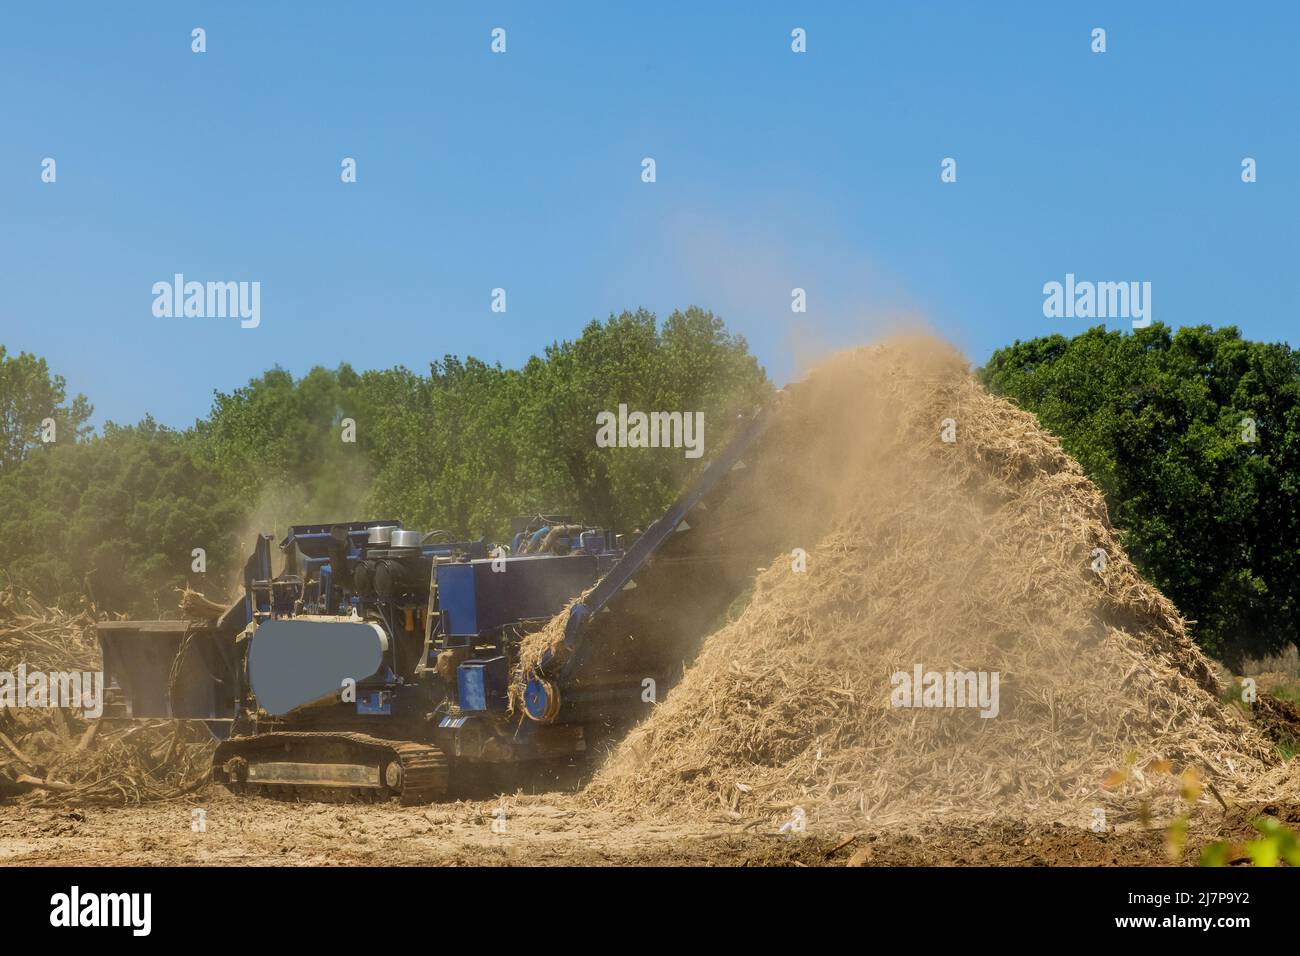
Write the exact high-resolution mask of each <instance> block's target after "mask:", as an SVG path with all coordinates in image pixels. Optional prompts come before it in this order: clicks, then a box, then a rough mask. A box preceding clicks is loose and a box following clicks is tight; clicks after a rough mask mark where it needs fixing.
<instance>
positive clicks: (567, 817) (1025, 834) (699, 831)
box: [0, 787, 1300, 867]
mask: <svg viewBox="0 0 1300 956" xmlns="http://www.w3.org/2000/svg"><path fill="white" fill-rule="evenodd" d="M499 806H501V804H500V803H499V802H498V801H460V802H456V803H445V804H434V805H432V806H428V807H402V806H399V805H397V804H396V803H392V804H368V805H338V804H325V803H285V802H280V801H276V800H268V799H262V798H237V797H234V796H232V795H230V794H228V793H227V792H226V791H225V790H224V789H222V788H220V787H208V788H207V789H205V790H204V791H202V792H201V793H199V794H196V795H195V797H194V798H193V799H191V800H189V801H172V802H162V803H152V804H146V805H142V806H131V807H103V808H98V807H83V808H70V807H61V806H55V805H48V806H39V805H26V806H23V805H7V806H0V866H19V867H24V866H53V865H69V866H131V865H137V866H139V865H179V866H186V865H197V866H208V865H215V866H284V865H302V866H361V865H384V866H404V865H405V866H410V865H421V866H498V865H526V866H555V865H561V866H843V865H845V864H846V863H847V862H848V861H849V860H850V858H851V857H854V855H855V854H857V859H856V861H855V863H856V865H867V866H963V865H980V866H1044V865H1054V866H1163V865H1168V864H1169V862H1170V860H1169V858H1168V855H1167V852H1166V849H1165V837H1164V831H1163V830H1161V829H1159V828H1150V829H1148V828H1142V827H1139V826H1136V825H1134V826H1130V827H1127V828H1120V829H1116V830H1114V831H1111V832H1108V833H1101V834H1098V833H1093V832H1092V831H1090V830H1088V829H1084V828H1079V827H1070V826H1064V825H1059V824H1057V825H1042V824H1036V825H1022V824H1016V823H1011V822H998V823H987V822H985V823H942V824H938V823H929V824H919V825H915V826H913V827H909V828H905V829H899V828H897V827H892V828H889V829H884V828H881V829H879V830H871V829H866V830H861V831H854V832H818V830H817V828H816V827H815V826H809V828H808V830H807V831H806V832H805V833H804V834H803V835H802V836H799V835H789V834H780V833H761V832H754V831H753V830H748V831H747V830H745V829H743V828H741V827H740V826H738V825H729V824H724V823H718V824H714V825H703V826H689V825H686V826H684V825H680V824H672V823H662V822H647V821H637V820H634V819H631V818H620V817H617V816H615V815H613V814H610V813H607V812H603V811H599V810H594V809H592V808H590V807H589V806H586V805H584V804H583V803H582V802H580V801H579V800H578V799H577V798H575V797H573V796H571V795H569V794H565V793H551V794H539V795H528V796H518V797H508V798H506V800H505V808H506V818H505V827H504V832H494V830H493V811H494V810H496V809H497V808H498V807H499ZM195 809H203V810H204V811H205V813H206V816H205V821H204V822H205V829H204V831H203V832H195V827H194V814H193V811H194V810H195ZM1259 812H1270V813H1272V814H1273V815H1275V816H1277V817H1278V818H1279V819H1281V820H1283V821H1284V822H1288V823H1289V824H1290V825H1292V826H1293V827H1294V826H1295V825H1296V824H1297V823H1300V806H1265V807H1254V808H1249V809H1233V810H1232V811H1230V812H1229V813H1226V814H1225V813H1219V812H1215V813H1208V814H1206V815H1204V817H1203V818H1202V819H1201V820H1200V821H1198V822H1195V823H1193V825H1192V828H1191V831H1190V833H1189V837H1188V841H1187V852H1186V853H1185V854H1184V856H1183V859H1182V862H1183V863H1194V862H1195V861H1196V859H1197V857H1198V855H1199V851H1200V848H1201V847H1202V846H1203V845H1205V844H1206V843H1209V842H1213V841H1214V840H1220V839H1224V840H1230V841H1243V840H1246V839H1250V838H1252V837H1253V836H1256V835H1257V834H1256V833H1255V832H1254V831H1253V830H1252V829H1251V827H1250V819H1251V818H1252V817H1253V816H1255V815H1256V814H1257V813H1259ZM498 829H500V824H499V823H498Z"/></svg>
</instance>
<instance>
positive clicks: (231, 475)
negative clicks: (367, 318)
mask: <svg viewBox="0 0 1300 956" xmlns="http://www.w3.org/2000/svg"><path fill="white" fill-rule="evenodd" d="M770 391H771V384H770V383H769V382H768V380H767V378H766V376H765V375H764V373H763V371H762V369H761V368H760V367H759V365H758V363H757V361H756V360H755V359H754V357H753V356H752V355H751V354H750V353H749V350H748V346H747V344H746V343H745V341H744V339H742V338H740V337H737V336H733V335H731V334H729V333H728V332H727V330H726V327H725V326H724V325H723V323H722V320H721V319H719V318H717V317H715V316H714V315H712V314H711V313H708V312H705V311H702V310H700V309H694V308H692V309H687V310H686V311H685V312H674V313H673V314H672V315H670V316H669V317H668V318H667V320H666V321H664V322H663V323H662V324H660V323H658V322H657V321H656V318H655V316H654V315H652V314H650V313H649V312H646V311H644V310H641V311H637V312H634V313H627V312H625V313H623V314H621V315H618V316H611V317H610V318H609V319H608V320H607V321H604V322H592V323H590V324H589V325H588V326H587V327H586V328H585V329H584V330H583V332H582V334H581V335H580V336H579V337H578V338H577V339H576V340H575V341H564V342H557V343H554V344H552V345H551V346H550V347H548V348H547V349H546V350H545V352H544V354H543V355H541V356H536V357H534V358H532V359H530V360H529V361H528V363H527V364H526V365H525V366H524V367H523V368H521V369H504V368H502V367H500V366H499V365H488V364H485V363H484V362H481V361H479V360H477V359H474V358H467V359H460V358H457V357H455V356H446V357H444V358H443V359H441V360H440V361H435V362H433V363H432V364H431V365H430V366H429V368H428V370H427V371H425V372H418V371H412V370H409V369H406V368H393V369H387V370H382V371H367V372H360V373H358V372H356V371H354V370H353V369H352V368H350V367H349V366H348V365H346V364H343V365H340V366H339V367H338V368H336V369H332V370H331V369H324V368H315V369H312V370H311V371H310V372H308V373H307V374H306V375H304V376H302V377H301V378H297V379H295V378H294V377H293V376H292V375H291V374H290V373H289V372H287V371H285V370H283V369H280V368H275V369H272V370H270V371H268V372H266V373H265V374H264V375H262V376H260V377H259V378H256V379H254V380H253V381H251V382H249V383H248V384H247V385H246V386H244V387H242V388H239V389H236V390H234V391H233V392H230V393H217V394H216V395H215V397H214V401H213V405H212V410H211V412H210V414H209V415H208V416H207V417H206V418H205V419H202V420H200V421H199V422H197V423H195V425H194V426H193V427H192V428H188V429H185V430H183V431H177V430H172V429H168V428H164V427H161V426H159V425H158V424H156V423H155V422H154V421H152V420H151V419H148V418H146V419H145V420H144V421H143V422H141V423H140V424H138V425H134V426H129V427H121V426H117V425H113V424H108V425H106V426H105V427H104V429H103V431H102V433H101V434H90V433H89V432H88V430H87V429H86V428H85V427H84V425H85V421H86V420H87V419H88V418H89V415H90V412H91V409H90V407H89V405H88V404H87V402H86V400H85V398H83V397H82V396H76V397H75V398H74V399H72V400H71V401H67V400H66V396H65V387H64V383H63V381H62V380H61V379H59V378H57V377H55V376H51V375H50V373H49V371H48V369H47V368H46V366H45V363H44V362H43V361H41V360H38V359H36V358H35V357H33V356H30V355H20V356H18V357H17V358H11V357H6V356H5V353H4V352H3V350H0V442H3V443H4V449H5V451H4V454H3V457H0V586H2V585H4V584H5V583H8V582H9V581H12V582H13V583H15V584H17V585H19V586H21V587H26V588H30V589H32V590H33V591H35V592H37V593H38V594H40V595H41V596H42V597H44V598H45V599H47V600H57V601H59V602H60V603H62V604H65V605H70V604H73V603H75V602H76V601H77V600H78V599H79V598H80V597H81V596H82V595H83V594H84V593H87V592H89V593H90V595H91V596H93V598H94V599H95V600H96V601H97V602H98V603H99V604H100V605H101V606H102V607H105V608H111V609H114V610H122V611H128V612H131V613H135V614H156V613H159V611H165V610H167V609H170V608H173V607H174V606H175V595H174V594H172V593H171V589H172V588H173V587H176V586H178V585H180V584H184V583H186V582H187V581H188V582H189V583H191V584H192V585H193V586H194V587H196V588H198V589H199V590H203V591H205V592H206V593H208V594H210V595H212V596H216V597H220V596H227V595H229V594H230V593H231V592H232V590H233V583H234V581H235V580H236V574H237V569H238V567H239V566H240V564H241V563H242V561H241V556H242V555H243V554H244V553H246V551H247V549H248V547H249V545H250V543H251V541H252V535H253V534H254V533H255V532H256V531H259V530H260V531H270V532H274V533H276V534H277V535H278V534H283V533H284V531H285V529H286V527H287V526H288V525H289V524H290V523H292V522H305V521H311V522H323V521H339V520H359V519H368V518H397V519H399V520H401V521H403V522H404V523H406V524H407V526H408V527H415V528H420V529H422V530H434V529H446V530H448V531H451V532H453V533H455V534H456V535H458V536H472V537H477V536H479V535H487V536H488V537H489V538H494V537H498V536H499V537H502V538H503V537H504V534H505V532H506V530H507V528H508V526H509V520H510V517H511V516H512V515H514V514H534V513H537V512H539V511H561V512H567V513H570V514H573V515H574V516H575V517H580V518H582V519H585V520H586V521H589V522H593V523H600V524H603V525H605V526H609V527H614V528H616V529H619V530H627V529H631V528H633V527H635V526H637V525H641V524H644V523H645V522H646V521H648V520H651V519H652V518H653V517H654V516H655V515H657V514H658V513H659V512H661V511H662V510H663V509H664V508H665V507H666V506H667V505H668V503H669V502H670V501H671V500H672V498H673V497H674V495H675V494H676V493H677V491H678V490H679V489H680V488H681V486H682V484H683V483H684V482H685V481H686V480H687V479H688V478H689V477H690V475H691V474H692V473H693V472H694V470H695V469H697V468H699V467H700V466H701V464H702V463H703V462H704V461H707V460H708V457H709V455H710V454H711V452H712V451H714V450H717V449H719V448H720V447H721V443H723V442H725V441H726V439H727V436H728V434H729V432H730V428H729V425H730V423H731V422H732V421H733V420H734V416H735V414H736V412H738V411H740V410H741V409H747V408H753V407H754V406H756V405H758V404H760V403H762V402H763V401H764V400H765V399H766V398H767V396H768V395H769V394H770ZM619 403H624V404H626V405H627V406H628V407H629V409H634V410H636V409H639V410H644V411H652V410H654V411H683V412H685V411H692V412H693V411H700V412H703V413H704V417H705V433H704V439H705V454H704V457H703V458H700V459H688V458H687V457H686V456H685V454H684V453H683V450H682V449H666V448H646V449H634V448H617V449H612V448H598V447H597V446H596V442H595V435H596V415H597V413H598V412H601V411H614V410H616V409H617V408H618V405H619ZM48 417H53V418H55V419H56V422H57V423H58V426H59V427H58V429H57V432H56V434H57V440H56V441H54V442H48V443H47V442H42V441H41V434H40V430H39V424H40V422H41V421H43V420H44V419H46V418H48ZM349 419H350V420H351V423H352V425H353V427H352V429H351V434H353V435H354V436H355V441H345V440H344V436H345V428H346V426H347V420H349ZM194 548H203V549H204V551H205V554H206V558H207V573H206V575H204V576H202V577H200V576H199V575H196V574H193V573H192V572H191V564H192V560H193V559H192V551H193V549H194Z"/></svg>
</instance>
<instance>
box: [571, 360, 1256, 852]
mask: <svg viewBox="0 0 1300 956" xmlns="http://www.w3.org/2000/svg"><path fill="white" fill-rule="evenodd" d="M779 416H780V419H781V421H780V422H779V423H776V424H774V428H775V429H776V434H778V435H779V436H780V437H779V441H780V442H781V443H782V447H780V448H777V449H772V448H765V449H764V454H772V453H778V454H779V455H780V456H781V457H782V458H783V459H784V460H787V461H793V462H802V461H806V462H808V463H809V466H808V468H807V471H806V473H805V474H804V475H802V476H801V477H800V478H799V479H798V481H797V482H796V483H795V484H793V485H792V484H789V483H786V485H785V486H784V487H780V488H773V489H770V493H771V498H770V500H767V501H759V500H755V501H751V502H746V503H745V506H746V507H747V508H749V509H752V510H754V511H755V512H756V513H760V514H767V513H772V514H775V513H777V512H780V513H782V514H784V515H787V516H788V515H794V516H795V517H799V516H801V515H805V516H806V517H807V522H806V525H807V527H808V528H809V529H810V535H811V537H810V540H808V541H807V543H806V544H805V545H804V546H803V547H804V550H806V552H807V561H806V569H800V568H798V567H797V566H796V563H795V562H793V561H792V560H791V557H790V555H788V554H784V555H781V554H774V555H772V557H771V561H770V563H769V566H768V567H767V568H766V570H764V571H762V573H760V574H759V576H758V578H757V580H756V582H755V589H754V593H753V597H752V599H751V600H750V602H749V604H748V606H747V607H746V608H745V610H744V611H743V613H741V614H740V615H739V617H737V618H736V619H734V620H732V621H731V622H730V623H728V624H726V625H724V626H723V627H722V628H721V629H720V630H718V631H717V632H715V633H714V634H712V635H711V636H710V637H709V638H708V639H707V640H706V641H705V643H704V646H703V649H702V650H701V652H700V654H699V656H698V658H697V659H696V660H695V661H694V663H693V664H692V665H691V666H690V667H689V668H688V669H687V670H686V673H685V675H684V676H683V678H682V680H681V682H680V683H679V685H678V686H677V687H676V688H675V689H673V690H672V691H671V693H670V694H669V695H668V698H667V700H666V701H664V702H662V703H661V704H660V705H659V706H658V707H657V708H656V709H655V711H654V712H653V714H652V715H651V717H650V718H649V719H647V720H646V721H645V722H643V723H642V724H641V725H640V726H639V727H638V728H636V729H635V730H634V731H633V732H632V733H631V735H629V737H628V738H627V739H626V740H625V741H624V742H623V743H622V744H621V745H620V746H619V747H618V749H617V750H616V751H615V752H614V753H613V754H612V756H611V758H610V760H609V761H608V762H607V764H606V765H605V766H604V767H603V768H602V770H601V771H600V773H599V774H598V775H597V777H596V779H595V780H594V781H593V783H592V785H591V786H590V788H589V790H588V794H589V795H590V797H591V798H592V799H594V800H596V801H597V802H599V803H601V804H603V805H605V806H608V807H611V808H614V809H618V810H625V811H628V812H634V813H637V814H651V815H669V816H676V817H687V818H691V819H697V820H699V819H725V820H732V821H735V822H741V821H744V822H746V823H747V824H752V825H758V824H763V823H766V824H769V825H773V826H778V827H779V826H780V825H781V824H782V822H783V821H786V822H792V823H793V822H796V821H800V820H806V821H807V822H808V823H809V824H812V823H813V822H815V821H819V822H826V823H848V824H852V823H860V822H866V821H868V820H870V821H873V822H893V821H901V820H916V819H918V818H921V817H941V816H961V817H963V818H978V817H999V816H1001V817H1014V818H1017V819H1026V820H1056V821H1061V822H1067V823H1074V824H1078V825H1085V826H1086V825H1089V824H1091V823H1093V822H1095V821H1096V820H1097V819H1098V817H1097V811H1101V812H1103V813H1104V814H1105V820H1106V822H1107V824H1108V825H1111V826H1113V825H1116V824H1119V823H1122V822H1125V821H1127V820H1135V819H1146V818H1148V817H1150V816H1154V815H1162V814H1164V815H1172V814H1176V813H1179V812H1182V810H1183V809H1185V807H1184V804H1183V801H1184V799H1185V798H1184V797H1183V796H1181V795H1180V794H1185V793H1186V792H1187V790H1188V788H1187V787H1186V785H1185V784H1186V781H1187V779H1188V776H1187V775H1191V776H1192V777H1194V778H1195V779H1197V780H1198V781H1203V782H1204V783H1205V784H1206V786H1205V787H1203V788H1201V787H1197V788H1196V790H1197V792H1198V793H1202V792H1203V793H1204V796H1202V797H1199V798H1198V799H1200V800H1203V801H1205V802H1207V803H1209V801H1211V798H1212V797H1214V799H1215V800H1217V799H1218V796H1215V795H1227V796H1228V798H1229V799H1230V798H1231V796H1232V795H1234V794H1238V793H1242V792H1244V790H1245V788H1246V787H1247V786H1248V785H1249V784H1250V783H1251V781H1252V780H1254V779H1255V778H1257V777H1259V776H1260V775H1261V774H1262V773H1263V772H1264V771H1265V770H1266V769H1267V768H1268V767H1270V766H1272V765H1273V764H1275V763H1276V762H1277V757H1276V755H1275V753H1274V751H1273V750H1272V748H1270V746H1269V745H1268V743H1267V742H1266V741H1265V740H1264V739H1263V738H1262V737H1261V736H1260V735H1259V734H1258V733H1257V732H1256V731H1255V730H1254V729H1253V728H1252V727H1251V726H1250V725H1249V723H1248V721H1247V720H1245V719H1244V718H1243V717H1242V716H1241V715H1240V714H1239V713H1237V712H1236V710H1235V708H1230V707H1226V706H1224V705H1222V704H1221V703H1220V702H1219V700H1218V699H1217V693H1218V683H1217V679H1216V677H1215V675H1214V672H1213V670H1212V668H1211V665H1210V662H1209V661H1208V660H1207V659H1206V658H1205V657H1204V656H1203V655H1202V654H1201V653H1200V652H1199V650H1198V649H1197V648H1196V646H1195V645H1194V644H1193V643H1192V641H1191V640H1190V638H1189V637H1188V635H1187V632H1186V630H1185V628H1184V622H1183V621H1182V619H1181V618H1180V616H1179V614H1178V612H1177V610H1176V609H1175V608H1174V607H1173V605H1172V604H1171V603H1170V602H1169V601H1168V600H1167V599H1166V598H1165V597H1164V596H1163V595H1162V594H1160V592H1159V591H1157V590H1156V589H1155V588H1154V587H1153V586H1151V585H1150V584H1148V583H1147V582H1146V581H1144V580H1143V579H1142V577H1141V576H1140V575H1139V574H1138V573H1137V571H1136V570H1135V568H1134V567H1133V565H1132V563H1131V562H1130V561H1129V559H1128V557H1127V556H1126V554H1125V552H1124V549H1123V547H1122V546H1121V544H1120V541H1119V538H1118V536H1117V533H1116V532H1115V530H1114V529H1113V528H1112V527H1111V525H1110V522H1109V520H1108V518H1107V513H1106V507H1105V503H1104V500H1103V498H1102V496H1101V494H1100V492H1099V491H1098V490H1097V488H1096V487H1095V486H1094V485H1093V484H1092V483H1091V482H1090V481H1089V480H1088V479H1087V478H1086V477H1085V476H1084V475H1083V473H1082V471H1081V470H1080V468H1079V466H1078V464H1077V463H1076V462H1075V461H1074V460H1073V459H1072V458H1071V457H1070V456H1068V455H1067V454H1065V453H1064V452H1063V451H1062V450H1061V448H1060V446H1059V443H1058V442H1057V440H1056V439H1055V438H1053V437H1052V436H1050V435H1048V434H1047V433H1045V432H1044V431H1043V430H1042V429H1041V428H1040V427H1039V425H1038V422H1037V419H1036V418H1035V417H1034V416H1033V415H1031V414H1028V413H1026V412H1023V411H1021V410H1019V409H1017V408H1015V407H1013V406H1012V405H1010V404H1008V403H1007V402H1005V401H1002V400H1000V399H997V398H994V397H992V396H990V395H989V394H988V393H987V392H985V391H984V390H983V389H982V388H981V387H980V386H979V384H978V383H977V382H976V381H975V380H974V379H973V377H972V376H971V375H970V372H969V369H968V367H967V365H966V363H965V362H964V360H962V359H961V357H960V356H959V355H957V354H956V353H955V352H953V351H951V350H950V349H948V348H947V347H946V346H942V345H940V344H938V343H935V342H933V341H930V340H926V339H900V340H895V341H891V342H889V343H888V344H886V345H884V346H879V347H876V348H872V349H863V350H858V351H854V352H850V353H844V354H842V355H840V356H837V357H836V358H835V359H833V360H831V361H830V362H828V363H826V364H825V365H823V366H822V367H820V368H819V369H818V370H816V371H815V372H814V373H813V374H812V376H811V377H810V378H809V379H808V380H807V381H806V382H804V383H802V384H801V385H799V386H797V387H795V388H794V389H791V390H790V391H789V394H788V396H787V397H786V399H785V400H784V401H783V403H782V406H781V408H780V411H779ZM918 669H919V671H920V672H921V673H923V674H926V675H928V674H930V673H931V672H934V673H937V674H939V675H941V676H943V675H948V674H950V673H959V674H967V673H971V672H974V674H981V675H983V676H984V677H987V678H990V680H989V683H988V684H987V686H988V687H990V688H991V686H992V684H991V678H992V676H994V675H996V676H997V678H998V682H999V683H998V685H997V686H998V692H999V693H998V699H997V701H996V704H995V706H993V707H987V706H985V707H981V706H964V707H963V706H960V703H961V701H960V698H957V699H956V703H957V706H953V700H951V699H949V698H947V697H945V696H943V693H942V691H941V693H940V696H939V697H938V698H923V696H922V694H921V688H920V687H918V688H917V689H916V691H917V692H916V694H915V696H914V697H909V696H908V695H905V694H903V693H902V691H903V689H904V688H905V687H906V686H907V684H906V682H905V681H903V680H902V679H901V677H902V675H906V676H907V678H909V679H910V678H911V677H912V676H913V675H914V674H916V673H917V672H918ZM974 674H972V677H973V676H974ZM926 680H927V681H928V680H929V678H928V677H927V678H926ZM971 686H972V687H973V686H974V684H972V685H971ZM936 703H937V704H938V706H934V704H936ZM919 704H925V705H926V706H917V705H919Z"/></svg>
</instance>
